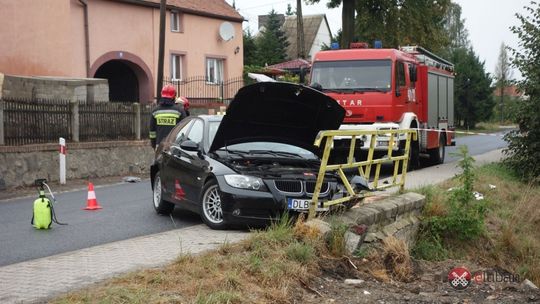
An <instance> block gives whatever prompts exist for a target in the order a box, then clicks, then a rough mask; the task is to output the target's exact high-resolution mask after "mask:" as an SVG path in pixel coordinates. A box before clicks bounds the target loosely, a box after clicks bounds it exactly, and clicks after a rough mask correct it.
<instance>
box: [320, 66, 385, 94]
mask: <svg viewBox="0 0 540 304" xmlns="http://www.w3.org/2000/svg"><path fill="white" fill-rule="evenodd" d="M391 70H392V61H390V60H347V61H319V62H315V63H314V64H313V72H312V75H311V84H314V83H318V84H320V85H321V86H322V89H323V90H334V91H350V90H358V91H362V90H365V91H383V92H386V91H389V90H390V87H391V75H392V73H391Z"/></svg>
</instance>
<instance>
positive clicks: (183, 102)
mask: <svg viewBox="0 0 540 304" xmlns="http://www.w3.org/2000/svg"><path fill="white" fill-rule="evenodd" d="M176 103H177V104H181V105H182V106H183V107H184V110H185V111H188V110H189V100H188V99H187V97H184V96H179V97H178V98H176Z"/></svg>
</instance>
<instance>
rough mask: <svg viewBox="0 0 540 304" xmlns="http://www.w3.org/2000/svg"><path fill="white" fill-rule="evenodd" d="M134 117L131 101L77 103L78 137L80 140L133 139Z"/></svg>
mask: <svg viewBox="0 0 540 304" xmlns="http://www.w3.org/2000/svg"><path fill="white" fill-rule="evenodd" d="M135 119H136V113H135V112H134V109H133V103H126V102H121V103H120V102H100V103H94V104H85V103H79V139H80V140H81V141H104V140H125V139H134V135H135V126H136V124H135Z"/></svg>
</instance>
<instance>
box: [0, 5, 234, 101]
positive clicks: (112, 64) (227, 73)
mask: <svg viewBox="0 0 540 304" xmlns="http://www.w3.org/2000/svg"><path fill="white" fill-rule="evenodd" d="M159 2H160V1H159V0H0V29H1V30H0V41H1V43H0V73H4V74H7V75H21V76H54V77H72V78H85V77H89V78H105V79H108V82H109V92H110V97H111V100H126V101H128V100H129V101H133V100H140V101H141V102H148V101H152V100H153V99H154V98H155V94H156V92H155V86H156V79H157V70H158V67H157V64H158V43H159ZM166 16H167V18H166V42H165V60H164V62H165V64H164V76H165V78H172V79H174V80H175V81H178V82H181V81H182V80H183V79H186V78H188V77H192V76H204V77H205V78H206V84H205V85H208V86H212V84H214V83H219V82H220V81H222V80H224V79H228V78H233V77H240V76H242V68H243V54H242V49H243V45H242V22H243V18H242V16H241V15H240V14H239V13H238V12H236V11H235V10H234V9H233V8H232V7H231V6H230V5H228V4H227V3H226V2H225V1H224V0H205V1H199V0H167V14H166Z"/></svg>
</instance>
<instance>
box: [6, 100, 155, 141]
mask: <svg viewBox="0 0 540 304" xmlns="http://www.w3.org/2000/svg"><path fill="white" fill-rule="evenodd" d="M153 107H154V105H139V104H138V103H125V102H96V103H86V102H73V101H71V102H70V101H68V100H41V99H4V100H0V144H4V145H8V146H19V145H28V144H39V143H54V142H58V138H59V137H63V138H65V139H66V140H67V141H107V140H129V139H147V138H148V131H149V125H150V115H151V112H152V109H153Z"/></svg>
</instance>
